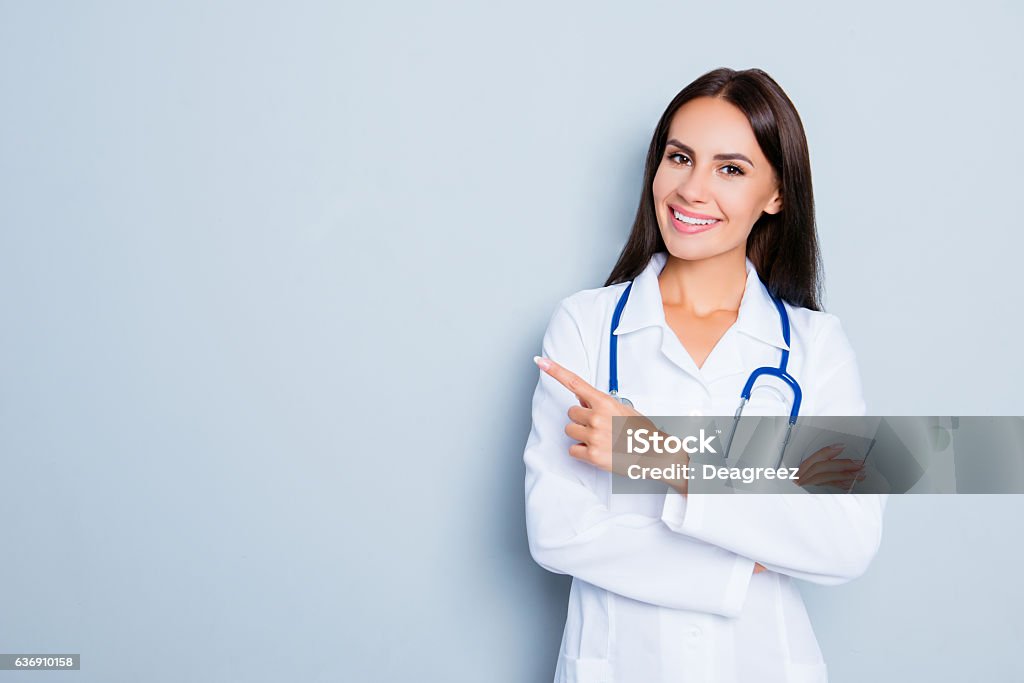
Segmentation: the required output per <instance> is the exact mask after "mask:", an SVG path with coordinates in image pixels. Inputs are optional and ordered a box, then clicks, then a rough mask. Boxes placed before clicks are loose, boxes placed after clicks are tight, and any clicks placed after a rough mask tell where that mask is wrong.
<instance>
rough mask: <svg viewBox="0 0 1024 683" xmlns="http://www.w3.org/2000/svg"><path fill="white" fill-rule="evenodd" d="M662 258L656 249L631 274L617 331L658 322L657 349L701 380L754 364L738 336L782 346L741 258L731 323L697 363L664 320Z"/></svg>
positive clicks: (760, 288)
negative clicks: (742, 272)
mask: <svg viewBox="0 0 1024 683" xmlns="http://www.w3.org/2000/svg"><path fill="white" fill-rule="evenodd" d="M667 261H668V253H667V252H658V253H656V254H654V256H652V257H651V260H650V261H649V262H648V264H647V267H646V268H644V270H643V271H642V272H641V273H640V274H639V275H637V277H636V278H635V280H634V282H633V287H632V289H631V290H630V293H629V301H628V302H627V304H626V307H625V309H623V311H622V316H621V317H620V318H619V325H618V326H617V327H616V329H615V334H616V335H617V336H622V335H626V334H628V333H630V332H634V331H636V330H639V329H643V328H646V327H652V326H653V327H658V328H659V329H660V330H661V352H662V354H664V355H665V357H666V358H668V359H669V360H670V361H672V363H673V364H675V365H676V366H678V367H679V368H680V369H681V370H683V372H685V373H687V374H688V375H691V376H692V377H694V378H695V379H697V380H698V381H700V382H701V383H702V384H704V385H707V384H710V383H711V382H714V381H716V380H718V379H721V378H723V377H728V376H730V375H734V374H737V373H740V372H743V371H744V369H746V368H747V366H748V365H749V366H750V370H753V369H754V367H755V365H753V363H754V361H753V360H752V359H748V358H744V355H743V353H742V351H741V347H742V346H745V344H744V338H743V337H744V336H747V337H753V338H754V339H758V340H760V341H761V342H764V343H767V344H771V345H772V346H776V347H778V348H788V347H787V346H786V343H785V342H784V341H783V339H782V328H781V325H780V322H779V314H778V311H777V310H776V309H775V304H774V303H772V300H771V298H770V297H769V296H768V292H767V290H766V289H765V287H764V285H763V284H762V283H761V280H760V278H759V277H758V275H757V270H756V269H755V268H754V264H753V263H752V262H751V261H750V259H747V261H746V267H747V283H746V289H745V290H744V292H743V299H742V300H741V301H740V309H739V312H738V313H737V316H736V322H735V323H733V325H732V326H731V327H730V328H729V329H728V330H727V331H726V332H725V334H724V335H723V336H722V338H721V339H719V340H718V343H717V344H716V345H715V348H714V349H712V351H711V354H710V355H709V356H708V357H707V359H706V360H705V361H704V366H703V367H702V368H698V367H697V364H696V363H695V362H694V360H693V357H692V356H690V353H689V352H688V351H687V350H686V348H685V347H684V346H683V344H682V342H681V341H679V338H678V337H677V336H676V334H675V332H674V331H673V330H672V328H671V327H669V326H668V323H667V322H666V320H665V309H664V306H663V304H662V300H661V289H660V287H659V286H658V275H659V274H661V271H662V269H663V268H664V267H665V263H666V262H667Z"/></svg>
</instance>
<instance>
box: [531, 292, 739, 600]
mask: <svg viewBox="0 0 1024 683" xmlns="http://www.w3.org/2000/svg"><path fill="white" fill-rule="evenodd" d="M578 320H579V318H578V313H576V312H575V307H574V306H573V303H572V300H571V298H569V299H564V300H563V301H562V302H561V303H560V304H559V307H558V308H557V309H556V311H555V313H554V314H553V316H552V317H551V320H550V323H549V325H548V328H547V331H546V332H545V334H544V341H543V356H544V357H546V358H551V359H552V360H554V361H556V362H557V363H559V364H561V365H562V366H563V367H566V368H568V369H569V370H571V371H572V372H574V373H576V374H577V375H579V376H580V377H582V378H583V379H584V380H586V381H587V382H591V383H593V377H592V374H591V369H592V366H591V364H590V361H589V359H588V357H587V352H586V348H585V346H584V343H583V336H582V334H581V332H580V327H579V324H578ZM576 404H578V401H577V399H576V397H575V396H574V395H573V394H572V393H570V392H569V391H568V390H567V389H565V388H564V387H563V386H562V385H561V384H559V383H558V382H556V381H555V380H554V379H553V378H552V377H551V376H550V375H548V374H547V373H544V372H540V378H539V380H538V382H537V387H536V390H535V392H534V395H533V426H532V428H531V430H530V435H529V438H528V440H527V444H526V450H525V453H524V456H523V460H524V463H525V465H526V482H525V483H526V487H525V488H526V528H527V536H528V538H529V546H530V554H531V555H532V556H533V559H534V560H535V561H536V562H537V563H538V564H539V565H540V566H542V567H544V568H545V569H547V570H549V571H551V572H555V573H557V574H570V575H572V576H575V577H578V578H579V579H581V580H583V581H586V582H588V583H591V584H593V585H595V586H598V587H600V588H604V589H605V590H608V591H611V592H613V593H618V594H619V595H623V596H626V597H628V598H632V599H634V600H640V601H643V602H647V603H650V604H654V605H660V606H663V607H670V608H675V609H688V610H698V611H702V612H710V613H714V614H719V615H723V616H730V617H731V616H736V615H738V614H739V613H740V611H741V609H742V607H743V603H744V600H745V598H746V594H747V588H748V585H749V582H750V577H751V575H752V573H753V569H754V562H753V561H752V560H749V559H747V558H745V557H742V556H740V555H737V554H736V553H734V552H731V551H729V550H726V549H724V548H721V547H716V546H714V545H710V544H708V543H705V542H704V541H702V540H699V539H697V538H695V537H691V536H687V535H682V534H677V533H675V532H673V531H672V530H670V529H669V528H668V527H667V526H665V524H664V523H663V522H662V521H661V520H660V519H658V518H657V517H653V516H648V515H642V514H639V513H634V512H613V511H612V510H610V509H609V506H608V504H606V502H605V501H604V500H602V499H600V498H599V497H598V496H597V495H596V493H595V489H596V482H597V481H598V477H603V476H608V475H607V473H605V472H603V471H601V470H598V469H597V468H596V467H594V466H593V465H590V464H588V463H584V462H581V461H579V460H577V459H575V458H573V457H572V456H571V455H569V446H571V445H572V444H573V443H575V442H574V440H573V439H571V438H570V437H569V436H567V435H566V433H565V426H566V425H567V424H568V423H569V417H568V410H569V408H570V406H572V405H576Z"/></svg>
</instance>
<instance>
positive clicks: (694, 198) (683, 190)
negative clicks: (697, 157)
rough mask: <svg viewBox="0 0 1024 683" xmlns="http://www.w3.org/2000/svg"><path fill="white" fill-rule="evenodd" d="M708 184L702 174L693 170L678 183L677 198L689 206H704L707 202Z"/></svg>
mask: <svg viewBox="0 0 1024 683" xmlns="http://www.w3.org/2000/svg"><path fill="white" fill-rule="evenodd" d="M707 191H708V184H707V180H706V179H705V178H704V174H703V173H701V172H700V171H699V170H698V169H696V168H694V169H693V170H691V171H690V172H689V173H687V174H685V176H684V177H683V180H682V181H681V182H680V183H679V196H680V197H682V198H683V199H685V200H686V201H687V202H688V203H690V204H704V203H706V202H707Z"/></svg>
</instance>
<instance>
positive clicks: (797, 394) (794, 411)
mask: <svg viewBox="0 0 1024 683" xmlns="http://www.w3.org/2000/svg"><path fill="white" fill-rule="evenodd" d="M632 288H633V283H632V282H630V283H629V284H628V285H626V289H624V290H623V292H622V295H621V296H620V297H619V302H618V303H617V304H616V305H615V312H614V313H613V314H612V326H611V332H610V334H609V337H610V347H609V349H610V351H609V355H608V365H609V369H608V394H609V395H611V397H612V398H614V399H616V400H617V401H619V402H620V403H623V404H625V405H627V406H629V407H630V408H632V407H634V406H633V402H632V401H630V400H629V399H628V398H626V397H625V396H620V395H619V371H618V349H619V338H618V337H617V336H616V335H615V328H616V327H618V326H619V318H620V316H621V315H622V309H624V308H625V307H626V301H627V300H628V299H629V290H630V289H632ZM768 296H769V297H770V298H771V300H772V303H774V304H775V308H776V309H778V311H779V320H780V322H781V323H782V338H783V339H784V340H786V346H789V315H788V314H787V313H786V307H785V306H784V305H783V304H782V301H781V300H779V299H777V298H775V297H774V296H772V294H771V292H768ZM788 364H789V350H788V349H782V360H781V361H780V362H779V367H777V368H773V367H768V366H766V367H762V368H757V369H756V370H754V371H753V372H752V373H750V377H748V378H747V383H746V384H745V385H744V386H743V391H742V392H740V398H741V399H742V400H741V401H740V407H739V408H737V409H736V415H735V417H734V418H733V422H732V429H731V431H730V435H729V441H728V444H729V446H732V439H733V437H734V436H735V435H736V426H737V424H739V420H740V416H741V415H742V414H743V408H744V407H746V405H747V401H749V400H750V392H752V391H753V390H754V383H755V382H757V380H758V378H760V377H761V376H763V375H768V376H771V377H778V378H779V379H781V380H782V381H783V382H785V383H786V384H788V385H789V388H790V389H792V390H793V404H792V406H791V407H790V410H789V425H788V426H787V427H786V438H785V440H784V441H783V442H782V451H781V452H780V453H779V460H778V465H781V463H782V458H783V456H784V455H785V452H786V445H787V444H788V443H789V437H790V434H792V432H793V425H794V424H796V418H797V416H798V415H799V414H800V401H801V399H802V398H803V392H802V391H801V390H800V383H799V382H797V381H796V378H794V377H793V376H792V375H790V374H789V371H788V369H787V365H788ZM726 456H727V457H728V450H727V451H726ZM778 465H776V466H778Z"/></svg>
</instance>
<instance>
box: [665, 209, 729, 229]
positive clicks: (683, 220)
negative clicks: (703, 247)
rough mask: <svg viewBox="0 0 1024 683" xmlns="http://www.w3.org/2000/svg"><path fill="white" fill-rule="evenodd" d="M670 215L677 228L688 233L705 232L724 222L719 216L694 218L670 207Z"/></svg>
mask: <svg viewBox="0 0 1024 683" xmlns="http://www.w3.org/2000/svg"><path fill="white" fill-rule="evenodd" d="M669 215H670V216H671V217H672V225H673V226H674V227H675V229H676V230H678V231H679V232H682V233H685V234H687V235H693V234H695V233H698V232H705V231H707V230H710V229H711V228H713V227H715V226H716V225H718V224H719V223H721V222H722V221H720V220H719V219H717V218H692V217H690V216H687V215H685V214H682V213H680V212H679V211H676V210H674V209H669Z"/></svg>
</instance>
